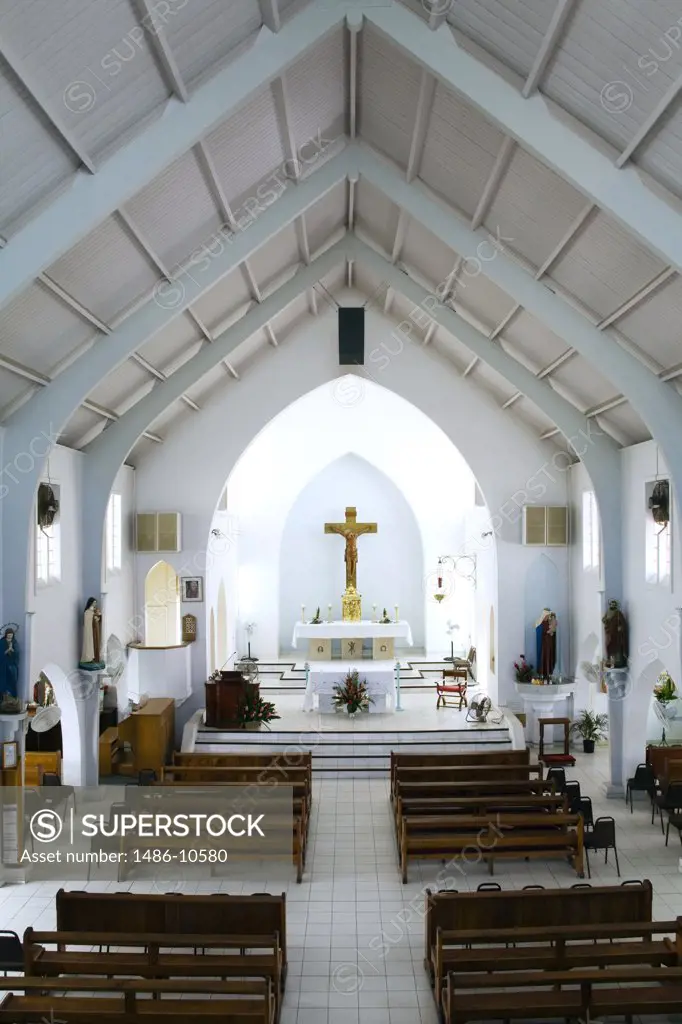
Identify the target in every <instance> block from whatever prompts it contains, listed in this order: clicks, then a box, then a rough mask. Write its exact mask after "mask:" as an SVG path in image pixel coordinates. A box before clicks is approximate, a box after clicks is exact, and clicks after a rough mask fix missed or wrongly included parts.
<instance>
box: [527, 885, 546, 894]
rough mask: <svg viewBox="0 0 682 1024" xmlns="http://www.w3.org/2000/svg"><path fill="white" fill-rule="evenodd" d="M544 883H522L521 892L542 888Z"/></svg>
mask: <svg viewBox="0 0 682 1024" xmlns="http://www.w3.org/2000/svg"><path fill="white" fill-rule="evenodd" d="M544 888H545V887H544V885H524V887H523V890H522V891H523V892H527V891H528V890H529V889H544Z"/></svg>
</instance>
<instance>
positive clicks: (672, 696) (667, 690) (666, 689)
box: [654, 671, 677, 704]
mask: <svg viewBox="0 0 682 1024" xmlns="http://www.w3.org/2000/svg"><path fill="white" fill-rule="evenodd" d="M654 697H655V698H656V700H657V701H658V702H659V704H669V703H670V701H672V700H677V687H676V686H675V684H674V682H673V681H672V678H671V676H670V673H669V672H668V671H663V672H661V674H660V675H659V677H658V679H657V680H656V685H655V686H654Z"/></svg>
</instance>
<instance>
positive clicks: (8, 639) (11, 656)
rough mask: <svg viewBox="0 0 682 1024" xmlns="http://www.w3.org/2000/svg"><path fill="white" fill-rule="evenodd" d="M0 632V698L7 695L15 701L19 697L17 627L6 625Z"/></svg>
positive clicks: (12, 624) (11, 624) (10, 624)
mask: <svg viewBox="0 0 682 1024" xmlns="http://www.w3.org/2000/svg"><path fill="white" fill-rule="evenodd" d="M0 632H1V633H2V637H1V638H0V697H4V696H5V695H6V694H9V696H10V697H12V698H14V699H15V700H16V698H17V697H18V696H19V645H18V644H17V627H16V626H15V625H14V623H8V624H7V625H6V626H3V627H2V630H1V631H0Z"/></svg>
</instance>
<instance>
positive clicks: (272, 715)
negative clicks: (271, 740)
mask: <svg viewBox="0 0 682 1024" xmlns="http://www.w3.org/2000/svg"><path fill="white" fill-rule="evenodd" d="M280 717H281V716H280V715H278V714H277V708H276V707H275V705H274V704H273V703H272V701H270V700H263V698H262V697H261V696H260V694H259V693H258V692H257V691H256V688H255V687H251V686H249V687H247V690H246V696H245V697H244V700H243V701H242V702H241V704H240V705H239V709H238V711H237V721H238V722H239V725H240V727H241V728H242V729H260V727H261V725H264V726H265V727H266V728H269V726H268V722H272V721H274V720H275V719H276V718H280Z"/></svg>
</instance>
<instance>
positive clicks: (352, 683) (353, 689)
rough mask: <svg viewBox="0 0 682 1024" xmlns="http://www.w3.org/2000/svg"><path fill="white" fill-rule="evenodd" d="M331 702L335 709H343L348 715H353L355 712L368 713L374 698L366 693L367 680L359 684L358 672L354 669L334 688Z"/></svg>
mask: <svg viewBox="0 0 682 1024" xmlns="http://www.w3.org/2000/svg"><path fill="white" fill-rule="evenodd" d="M332 702H333V704H334V706H335V707H336V708H337V709H339V710H340V709H341V708H344V707H345V708H346V709H347V711H348V714H349V715H354V714H355V713H356V712H357V711H369V706H370V704H373V703H374V698H373V697H370V695H369V693H368V692H367V680H366V679H363V680H362V682H360V678H359V676H358V670H357V669H356V668H354V669H353V670H352V672H349V673H348V675H347V676H346V678H345V679H344V680H343V682H342V683H337V684H336V686H335V687H334V693H333V695H332Z"/></svg>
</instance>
